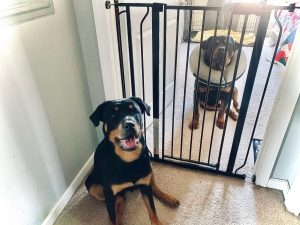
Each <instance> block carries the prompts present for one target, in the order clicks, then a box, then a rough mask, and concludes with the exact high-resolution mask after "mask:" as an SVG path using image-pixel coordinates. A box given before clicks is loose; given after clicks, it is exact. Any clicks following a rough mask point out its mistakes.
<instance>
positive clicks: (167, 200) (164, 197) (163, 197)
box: [150, 174, 180, 208]
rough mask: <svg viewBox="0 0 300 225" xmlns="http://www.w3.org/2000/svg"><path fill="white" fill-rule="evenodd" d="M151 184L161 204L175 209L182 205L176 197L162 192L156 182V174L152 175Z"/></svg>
mask: <svg viewBox="0 0 300 225" xmlns="http://www.w3.org/2000/svg"><path fill="white" fill-rule="evenodd" d="M150 184H151V186H152V191H153V195H154V196H155V197H156V198H158V199H159V200H160V201H161V202H163V203H164V204H166V205H168V206H170V207H173V208H175V207H178V206H179V204H180V203H179V201H178V200H177V199H176V198H175V197H173V196H172V195H170V194H167V193H165V192H163V191H162V190H160V188H159V187H158V186H157V184H156V182H155V177H154V174H152V176H151V181H150Z"/></svg>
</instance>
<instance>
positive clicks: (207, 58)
mask: <svg viewBox="0 0 300 225" xmlns="http://www.w3.org/2000/svg"><path fill="white" fill-rule="evenodd" d="M226 45H227V36H216V37H215V40H214V37H213V36H211V37H209V38H208V39H207V40H205V41H203V42H202V44H201V48H202V49H203V52H204V55H203V60H204V62H205V64H207V66H210V67H211V68H213V69H215V70H219V71H222V68H223V63H224V57H225V56H226V58H225V65H224V70H226V67H227V66H228V65H229V64H230V63H231V60H232V58H233V56H234V54H235V52H236V51H237V50H238V48H239V44H238V43H237V42H235V41H234V40H233V38H232V37H229V40H228V46H227V51H226ZM194 88H195V89H194V120H193V121H192V122H191V123H190V125H189V127H190V129H197V128H198V127H199V116H200V115H199V106H201V107H203V108H204V107H205V105H206V109H208V110H213V111H214V110H215V109H216V108H217V110H219V113H218V117H217V121H216V125H217V127H219V128H220V129H223V128H224V124H225V120H224V115H225V112H226V105H227V101H228V100H229V99H228V96H229V93H230V90H231V87H230V86H228V87H224V88H223V87H221V88H220V96H219V102H218V103H217V107H216V101H217V93H218V88H217V87H212V86H210V87H209V90H207V88H208V87H207V85H206V84H203V83H202V82H200V81H199V80H197V79H196V80H195V86H194ZM207 91H208V99H207V102H206V104H205V98H206V92H207ZM237 99H238V90H237V88H236V87H234V89H233V94H232V100H233V106H234V108H235V109H236V111H237V112H239V108H238V106H239V104H238V100H237ZM229 116H230V117H231V118H232V119H233V120H234V121H236V120H237V119H238V115H237V114H235V112H233V111H232V110H231V109H229Z"/></svg>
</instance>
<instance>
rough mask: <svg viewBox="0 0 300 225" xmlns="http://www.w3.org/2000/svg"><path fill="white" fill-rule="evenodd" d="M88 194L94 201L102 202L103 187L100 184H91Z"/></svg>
mask: <svg viewBox="0 0 300 225" xmlns="http://www.w3.org/2000/svg"><path fill="white" fill-rule="evenodd" d="M89 193H90V195H91V196H93V197H94V198H95V199H97V200H99V201H104V200H105V198H104V194H103V187H102V186H101V185H100V184H93V185H92V186H91V187H90V189H89Z"/></svg>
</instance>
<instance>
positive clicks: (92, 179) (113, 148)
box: [85, 97, 179, 225]
mask: <svg viewBox="0 0 300 225" xmlns="http://www.w3.org/2000/svg"><path fill="white" fill-rule="evenodd" d="M143 113H147V115H150V107H149V105H147V104H146V103H145V102H144V101H142V100H141V99H140V98H137V97H131V98H127V99H122V100H112V101H105V102H104V103H102V104H101V105H99V106H98V107H97V109H96V110H95V112H94V113H93V114H92V115H91V116H90V120H91V121H92V122H93V124H94V125H95V126H96V127H97V126H99V124H100V121H101V122H103V133H104V139H103V140H102V141H101V143H100V144H99V145H98V147H97V149H96V151H95V155H94V167H93V169H92V171H91V173H90V174H89V176H88V177H87V179H86V182H85V186H86V188H87V190H88V192H89V193H90V194H91V195H92V196H93V197H94V198H95V199H97V200H105V203H106V208H107V211H108V215H109V218H110V220H111V222H112V224H114V225H119V224H121V223H122V214H123V208H124V203H125V192H127V191H129V190H134V189H139V190H140V192H141V194H142V197H143V200H144V203H145V205H146V208H147V211H148V214H149V218H150V221H151V224H153V225H161V222H160V221H159V219H158V217H157V214H156V210H155V205H154V201H153V195H154V196H155V197H157V198H158V199H159V200H160V201H162V202H163V203H165V204H167V205H168V206H170V207H177V206H178V205H179V201H178V200H177V199H176V198H175V197H173V196H171V195H169V194H167V193H165V192H163V191H161V190H160V188H159V187H158V186H157V184H156V182H155V177H154V173H153V170H152V167H151V163H150V155H149V149H148V147H147V145H146V143H145V139H144V136H143V131H142V127H143V126H142V114H143Z"/></svg>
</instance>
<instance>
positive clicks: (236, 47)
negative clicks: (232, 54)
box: [229, 37, 241, 51]
mask: <svg viewBox="0 0 300 225" xmlns="http://www.w3.org/2000/svg"><path fill="white" fill-rule="evenodd" d="M229 43H232V45H233V50H234V51H237V50H238V49H239V48H240V46H241V45H240V43H238V42H236V41H235V40H234V39H233V38H232V37H230V39H229Z"/></svg>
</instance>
